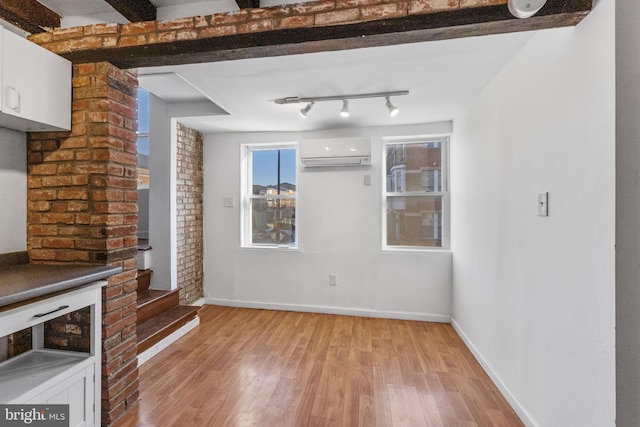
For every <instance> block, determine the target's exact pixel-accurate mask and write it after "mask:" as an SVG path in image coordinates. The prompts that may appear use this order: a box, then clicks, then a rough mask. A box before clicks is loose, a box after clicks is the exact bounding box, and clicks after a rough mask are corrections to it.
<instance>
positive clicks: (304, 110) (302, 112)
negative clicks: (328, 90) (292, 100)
mask: <svg viewBox="0 0 640 427" xmlns="http://www.w3.org/2000/svg"><path fill="white" fill-rule="evenodd" d="M315 103H316V101H311V102H310V103H308V104H307V106H306V107H304V108H302V109H301V110H300V116H302V118H303V119H306V118H307V115H309V110H311V107H313V104H315Z"/></svg>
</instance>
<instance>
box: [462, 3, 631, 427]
mask: <svg viewBox="0 0 640 427" xmlns="http://www.w3.org/2000/svg"><path fill="white" fill-rule="evenodd" d="M636 25H637V22H636ZM614 61H615V58H614V0H603V1H600V2H597V4H596V5H595V8H594V10H593V11H592V13H591V14H590V15H589V16H588V17H587V18H586V19H585V20H584V21H583V22H582V23H581V24H580V25H579V26H577V27H576V28H568V29H556V30H548V31H543V32H540V33H539V34H536V35H535V36H534V37H533V38H532V39H531V40H530V42H529V43H528V44H527V45H526V46H525V47H524V48H523V49H522V50H521V51H520V52H519V53H518V54H517V55H516V56H515V57H514V59H513V60H512V61H511V62H510V63H509V64H508V65H507V66H506V67H505V68H504V69H503V70H502V71H501V72H500V73H499V74H498V75H497V76H496V77H495V78H494V79H493V80H492V81H491V82H490V84H489V85H487V87H485V88H484V90H483V91H482V92H481V93H480V94H479V96H478V97H477V98H476V99H475V100H474V102H473V103H472V104H471V105H470V107H469V108H468V110H467V111H466V112H465V113H464V114H462V115H461V116H460V117H458V118H457V119H456V120H455V121H454V134H453V143H452V154H451V156H452V178H451V185H452V193H451V194H452V202H451V203H452V209H453V216H452V251H453V321H454V326H455V327H456V328H457V329H458V331H459V332H460V334H461V335H462V336H463V337H464V338H465V339H466V341H467V343H468V344H469V345H470V347H471V348H472V350H473V351H474V352H475V353H476V355H477V357H479V359H480V360H481V361H482V362H483V363H484V365H485V367H486V368H487V369H488V370H489V371H490V372H491V374H492V376H493V378H494V380H495V381H496V382H498V383H499V384H500V386H501V387H502V390H503V392H504V393H505V394H506V395H507V396H508V398H509V399H510V400H511V402H512V404H514V406H515V407H516V409H517V411H518V412H519V413H520V415H521V417H523V418H524V419H525V421H526V422H527V424H528V425H539V426H544V427H554V426H557V427H565V426H580V427H589V426H593V427H606V426H613V425H615V417H616V414H615V405H616V404H615V336H614V334H615V332H614V327H615V324H614V317H615V307H614V286H615V281H614V243H615V242H614V220H615V210H614V208H615V161H614V150H615V127H614V123H615V96H614V82H615V67H614ZM636 121H637V116H636ZM636 143H637V141H636ZM544 191H548V192H549V214H550V216H549V217H546V218H545V217H538V216H537V213H536V204H537V193H538V192H544ZM636 217H637V215H636ZM636 421H637V420H636Z"/></svg>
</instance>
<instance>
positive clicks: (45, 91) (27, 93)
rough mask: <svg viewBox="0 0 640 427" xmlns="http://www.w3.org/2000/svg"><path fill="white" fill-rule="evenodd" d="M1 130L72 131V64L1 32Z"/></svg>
mask: <svg viewBox="0 0 640 427" xmlns="http://www.w3.org/2000/svg"><path fill="white" fill-rule="evenodd" d="M0 34H1V38H2V55H1V59H0V61H1V63H2V64H1V65H2V66H1V67H0V68H1V70H2V71H0V81H1V82H2V94H1V95H0V99H1V100H2V109H1V111H2V113H1V114H0V126H2V127H6V128H10V129H16V130H20V131H23V132H38V131H57V130H69V129H71V62H69V61H68V60H66V59H64V58H62V57H61V56H58V55H56V54H54V53H52V52H49V51H48V50H46V49H44V48H42V47H40V46H38V45H36V44H35V43H32V42H30V41H29V40H27V39H25V38H22V37H20V36H18V35H16V34H14V33H12V32H10V31H8V30H5V29H2V31H0Z"/></svg>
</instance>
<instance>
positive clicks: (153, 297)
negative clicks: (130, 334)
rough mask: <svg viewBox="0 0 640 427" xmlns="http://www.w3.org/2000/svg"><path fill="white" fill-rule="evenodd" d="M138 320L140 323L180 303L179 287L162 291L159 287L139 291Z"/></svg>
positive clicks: (138, 323) (137, 322)
mask: <svg viewBox="0 0 640 427" xmlns="http://www.w3.org/2000/svg"><path fill="white" fill-rule="evenodd" d="M137 303H138V310H137V311H138V320H137V321H136V324H137V325H140V324H142V323H144V322H146V321H147V320H149V319H151V318H153V317H155V316H158V315H160V314H162V313H163V312H165V311H167V310H170V309H171V308H172V307H176V306H178V305H179V304H180V293H179V291H178V289H173V290H171V291H162V290H158V289H147V290H146V291H142V292H138V299H137Z"/></svg>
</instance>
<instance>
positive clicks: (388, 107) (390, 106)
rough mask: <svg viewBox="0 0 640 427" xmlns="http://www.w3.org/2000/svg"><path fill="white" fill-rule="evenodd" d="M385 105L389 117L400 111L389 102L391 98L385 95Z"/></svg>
mask: <svg viewBox="0 0 640 427" xmlns="http://www.w3.org/2000/svg"><path fill="white" fill-rule="evenodd" d="M385 105H386V106H387V109H388V110H389V117H395V116H397V115H398V113H399V112H400V110H399V109H398V107H396V106H395V105H393V104H392V103H391V100H390V99H389V97H388V96H387V102H385Z"/></svg>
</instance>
